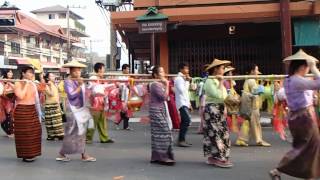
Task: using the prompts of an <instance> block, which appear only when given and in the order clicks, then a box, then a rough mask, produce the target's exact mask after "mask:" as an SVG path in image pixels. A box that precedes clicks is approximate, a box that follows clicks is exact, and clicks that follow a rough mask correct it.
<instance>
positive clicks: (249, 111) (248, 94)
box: [236, 64, 271, 147]
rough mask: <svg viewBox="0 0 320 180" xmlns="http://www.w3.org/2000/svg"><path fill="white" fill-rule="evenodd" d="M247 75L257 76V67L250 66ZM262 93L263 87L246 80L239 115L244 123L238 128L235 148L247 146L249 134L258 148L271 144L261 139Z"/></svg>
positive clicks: (252, 80)
mask: <svg viewBox="0 0 320 180" xmlns="http://www.w3.org/2000/svg"><path fill="white" fill-rule="evenodd" d="M248 74H250V75H259V74H261V73H260V72H259V67H258V66H257V65H256V64H251V65H249V67H248ZM261 93H263V86H262V85H258V84H257V82H256V80H255V79H247V80H245V82H244V85H243V91H242V96H241V105H240V115H241V116H242V117H243V118H244V122H243V123H242V126H241V128H240V133H239V136H238V139H237V141H236V145H237V146H245V147H247V146H249V144H248V141H249V135H250V134H249V133H250V131H251V132H252V135H253V136H254V138H255V143H256V145H258V146H263V147H270V146H271V144H269V143H268V142H266V141H264V140H263V139H262V128H261V124H260V97H259V95H260V94H261Z"/></svg>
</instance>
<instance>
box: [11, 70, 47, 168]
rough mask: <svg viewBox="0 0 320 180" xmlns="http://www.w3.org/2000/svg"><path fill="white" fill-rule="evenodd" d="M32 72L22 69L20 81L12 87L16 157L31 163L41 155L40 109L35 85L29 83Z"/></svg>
mask: <svg viewBox="0 0 320 180" xmlns="http://www.w3.org/2000/svg"><path fill="white" fill-rule="evenodd" d="M33 77H34V71H33V68H31V67H24V68H23V69H22V80H25V81H21V82H17V83H16V84H15V87H14V93H15V95H16V97H17V99H16V103H17V106H16V109H15V111H14V134H15V143H16V151H17V157H18V158H22V159H23V161H24V162H32V161H34V160H35V158H36V157H37V156H40V155H41V125H40V122H41V108H40V100H39V95H38V92H37V87H36V85H35V84H34V83H33V82H31V81H32V80H33Z"/></svg>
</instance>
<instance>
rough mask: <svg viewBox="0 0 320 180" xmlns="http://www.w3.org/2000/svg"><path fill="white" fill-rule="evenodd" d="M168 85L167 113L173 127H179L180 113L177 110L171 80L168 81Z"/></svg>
mask: <svg viewBox="0 0 320 180" xmlns="http://www.w3.org/2000/svg"><path fill="white" fill-rule="evenodd" d="M169 86H170V88H169V98H170V99H169V101H168V109H169V114H170V117H171V121H172V126H173V129H180V115H179V113H178V110H177V106H176V101H175V95H174V92H173V91H172V88H173V86H174V84H173V81H170V84H169Z"/></svg>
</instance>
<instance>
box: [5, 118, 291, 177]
mask: <svg viewBox="0 0 320 180" xmlns="http://www.w3.org/2000/svg"><path fill="white" fill-rule="evenodd" d="M132 127H133V128H134V129H135V130H134V131H122V130H118V131H117V130H111V136H112V137H114V138H115V139H116V143H115V144H99V143H94V144H93V145H89V146H88V147H87V150H88V152H89V153H90V154H92V155H94V156H95V157H97V159H98V161H97V162H95V163H84V162H81V161H80V160H79V156H72V161H71V162H69V163H58V162H56V161H55V156H56V154H57V152H58V151H59V148H60V146H61V142H46V140H45V136H43V155H42V156H41V157H40V158H39V159H38V160H37V161H36V162H34V163H23V162H21V160H19V159H16V156H15V146H14V141H13V140H10V139H8V138H6V137H3V136H2V135H3V134H2V132H0V134H1V135H0V136H1V137H0V174H1V176H0V177H1V178H0V179H1V180H20V179H21V180H22V179H30V180H43V179H46V180H64V179H66V180H98V179H103V180H112V179H113V177H116V176H124V180H198V179H201V180H207V179H208V180H268V179H269V177H268V174H267V172H268V170H269V169H271V168H272V167H273V166H274V165H276V164H277V162H278V161H279V160H280V158H281V156H282V155H283V154H284V153H285V152H286V151H287V150H288V149H289V147H290V144H289V143H287V142H283V141H281V140H280V139H279V138H278V137H277V136H275V135H274V134H273V133H272V132H271V129H270V128H265V129H264V135H265V139H266V140H267V141H269V142H271V143H272V144H273V147H271V148H261V147H249V148H239V147H232V161H233V162H234V163H235V167H234V168H232V169H219V168H215V167H211V166H208V165H206V164H204V161H205V158H204V157H203V156H202V151H201V139H202V136H201V135H197V134H195V132H196V128H192V129H191V131H190V133H189V136H188V138H189V141H190V142H192V143H193V144H194V145H193V147H192V148H188V149H184V148H178V147H175V149H174V151H175V155H176V160H177V164H176V166H174V167H163V166H160V165H154V164H150V163H149V158H150V133H149V132H150V130H149V127H148V125H142V124H140V123H134V124H132ZM112 129H113V128H112ZM44 134H45V131H44ZM175 137H176V133H175ZM232 139H233V141H234V137H233V138H232ZM284 179H287V180H294V178H289V177H287V176H285V177H284Z"/></svg>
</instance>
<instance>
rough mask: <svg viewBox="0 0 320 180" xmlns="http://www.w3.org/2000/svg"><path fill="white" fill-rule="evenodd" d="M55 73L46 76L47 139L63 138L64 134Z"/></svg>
mask: <svg viewBox="0 0 320 180" xmlns="http://www.w3.org/2000/svg"><path fill="white" fill-rule="evenodd" d="M55 78H56V77H55V75H54V74H53V73H47V74H46V76H45V80H46V83H47V85H46V89H45V97H46V98H45V106H44V109H45V124H46V129H47V136H48V137H47V140H48V141H53V140H55V139H58V140H62V139H63V136H64V131H63V123H62V114H61V109H60V104H59V103H60V102H59V91H58V87H57V86H56V85H55Z"/></svg>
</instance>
